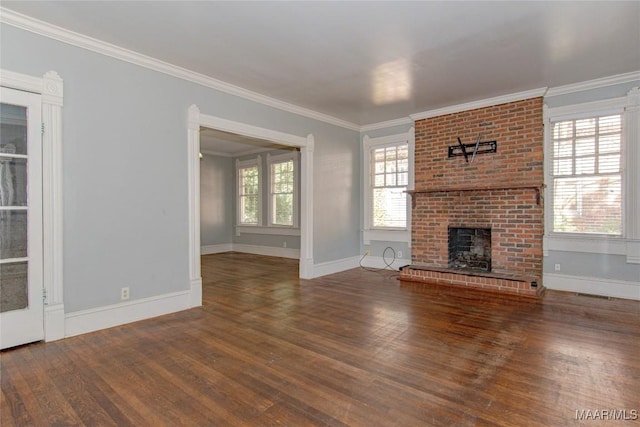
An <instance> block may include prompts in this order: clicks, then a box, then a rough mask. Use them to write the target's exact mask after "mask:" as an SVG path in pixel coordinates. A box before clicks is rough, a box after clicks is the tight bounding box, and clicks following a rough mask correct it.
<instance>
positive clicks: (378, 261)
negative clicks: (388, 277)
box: [359, 256, 411, 271]
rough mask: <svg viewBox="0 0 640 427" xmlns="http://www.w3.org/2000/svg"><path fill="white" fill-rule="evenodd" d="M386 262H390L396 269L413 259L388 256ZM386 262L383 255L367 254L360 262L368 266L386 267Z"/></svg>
mask: <svg viewBox="0 0 640 427" xmlns="http://www.w3.org/2000/svg"><path fill="white" fill-rule="evenodd" d="M386 262H389V263H390V266H391V268H393V269H394V270H397V269H398V268H400V267H403V266H405V265H409V264H411V260H410V259H406V258H396V259H395V260H394V259H392V258H386ZM386 262H385V258H384V257H381V256H366V257H364V258H363V259H362V261H361V262H360V263H359V264H360V265H362V266H363V267H367V268H386V267H387V264H386ZM390 271H391V270H390Z"/></svg>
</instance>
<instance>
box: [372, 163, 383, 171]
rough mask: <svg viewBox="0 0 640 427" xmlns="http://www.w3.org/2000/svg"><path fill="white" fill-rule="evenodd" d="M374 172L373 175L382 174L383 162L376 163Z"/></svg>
mask: <svg viewBox="0 0 640 427" xmlns="http://www.w3.org/2000/svg"><path fill="white" fill-rule="evenodd" d="M374 172H375V173H383V172H384V162H376V164H375V169H374Z"/></svg>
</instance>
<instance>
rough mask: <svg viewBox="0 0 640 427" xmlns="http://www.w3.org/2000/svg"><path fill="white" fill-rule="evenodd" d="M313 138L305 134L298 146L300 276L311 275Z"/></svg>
mask: <svg viewBox="0 0 640 427" xmlns="http://www.w3.org/2000/svg"><path fill="white" fill-rule="evenodd" d="M314 148H315V139H314V137H313V135H312V134H309V135H307V138H306V140H305V145H304V146H303V147H301V148H300V191H299V194H300V266H299V269H300V272H299V275H300V278H301V279H311V278H312V277H313V151H314Z"/></svg>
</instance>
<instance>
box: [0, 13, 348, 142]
mask: <svg viewBox="0 0 640 427" xmlns="http://www.w3.org/2000/svg"><path fill="white" fill-rule="evenodd" d="M0 22H1V23H3V24H7V25H11V26H13V27H16V28H21V29H23V30H26V31H30V32H32V33H35V34H39V35H41V36H44V37H48V38H51V39H54V40H58V41H61V42H63V43H67V44H70V45H72V46H76V47H79V48H82V49H87V50H90V51H92V52H96V53H100V54H102V55H106V56H110V57H112V58H115V59H119V60H121V61H125V62H129V63H131V64H134V65H138V66H141V67H144V68H148V69H151V70H154V71H158V72H160V73H164V74H168V75H170V76H173V77H177V78H179V79H182V80H186V81H190V82H192V83H196V84H199V85H202V86H205V87H208V88H211V89H215V90H219V91H221V92H225V93H228V94H230V95H235V96H238V97H241V98H244V99H247V100H250V101H254V102H257V103H260V104H263V105H267V106H269V107H274V108H277V109H279V110H282V111H286V112H289V113H293V114H298V115H300V116H303V117H308V118H310V119H314V120H318V121H321V122H324V123H328V124H331V125H335V126H339V127H342V128H346V129H349V130H354V131H360V126H358V125H356V124H355V123H351V122H348V121H346V120H342V119H339V118H337V117H333V116H330V115H328V114H323V113H319V112H317V111H313V110H310V109H307V108H304V107H300V106H297V105H293V104H290V103H288V102H284V101H280V100H279V99H275V98H271V97H268V96H265V95H261V94H259V93H257V92H253V91H250V90H247V89H243V88H241V87H238V86H234V85H231V84H229V83H226V82H223V81H221V80H217V79H214V78H212V77H208V76H205V75H204V74H200V73H196V72H194V71H190V70H187V69H186V68H182V67H178V66H176V65H173V64H170V63H168V62H164V61H160V60H158V59H156V58H152V57H150V56H147V55H143V54H141V53H138V52H134V51H131V50H128V49H124V48H122V47H119V46H116V45H113V44H111V43H106V42H104V41H101V40H98V39H94V38H92V37H89V36H85V35H83V34H79V33H76V32H73V31H70V30H67V29H65V28H62V27H58V26H55V25H52V24H49V23H47V22H44V21H40V20H38V19H34V18H31V17H29V16H26V15H23V14H21V13H17V12H14V11H12V10H10V9H7V8H4V7H0Z"/></svg>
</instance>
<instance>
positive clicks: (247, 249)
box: [200, 243, 300, 259]
mask: <svg viewBox="0 0 640 427" xmlns="http://www.w3.org/2000/svg"><path fill="white" fill-rule="evenodd" d="M232 251H233V252H243V253H245V254H255V255H266V256H275V257H280V258H291V259H299V258H300V249H291V248H280V247H277V246H259V245H247V244H244V243H224V244H222V245H211V246H202V247H201V248H200V254H201V255H209V254H219V253H222V252H232Z"/></svg>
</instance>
